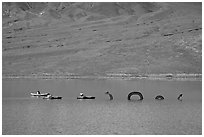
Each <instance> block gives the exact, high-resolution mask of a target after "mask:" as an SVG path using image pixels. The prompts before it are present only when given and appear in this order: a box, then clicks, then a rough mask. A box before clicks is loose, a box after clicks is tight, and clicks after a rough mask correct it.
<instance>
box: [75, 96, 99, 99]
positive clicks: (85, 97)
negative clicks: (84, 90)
mask: <svg viewBox="0 0 204 137" xmlns="http://www.w3.org/2000/svg"><path fill="white" fill-rule="evenodd" d="M77 99H95V97H93V96H83V97H82V96H78V97H77Z"/></svg>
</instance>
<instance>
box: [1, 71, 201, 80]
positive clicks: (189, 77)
mask: <svg viewBox="0 0 204 137" xmlns="http://www.w3.org/2000/svg"><path fill="white" fill-rule="evenodd" d="M2 79H119V80H136V79H148V80H184V81H185V80H191V81H202V74H171V73H167V74H137V75H136V74H130V73H128V74H127V73H109V74H106V75H104V76H102V75H93V76H90V75H87V76H86V75H84V76H83V75H76V74H66V75H61V74H48V73H43V74H32V75H2Z"/></svg>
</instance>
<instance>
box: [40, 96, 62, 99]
mask: <svg viewBox="0 0 204 137" xmlns="http://www.w3.org/2000/svg"><path fill="white" fill-rule="evenodd" d="M43 99H62V97H60V96H51V97H49V96H47V97H44V98H43Z"/></svg>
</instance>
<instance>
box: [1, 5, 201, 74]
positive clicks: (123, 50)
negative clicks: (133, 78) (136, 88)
mask: <svg viewBox="0 0 204 137" xmlns="http://www.w3.org/2000/svg"><path fill="white" fill-rule="evenodd" d="M2 7H3V9H2V10H3V12H2V14H3V15H2V16H3V19H2V23H3V24H2V26H3V29H2V40H3V41H2V50H3V51H2V60H3V61H2V68H3V71H2V73H3V75H5V76H7V75H33V74H37V75H41V74H45V73H47V74H55V75H69V74H74V75H80V76H106V75H108V74H113V73H114V74H115V73H128V74H136V75H143V74H147V75H148V74H161V73H173V74H180V73H186V74H189V73H202V3H3V6H2Z"/></svg>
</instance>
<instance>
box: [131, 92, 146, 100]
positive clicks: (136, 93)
mask: <svg viewBox="0 0 204 137" xmlns="http://www.w3.org/2000/svg"><path fill="white" fill-rule="evenodd" d="M132 95H138V96H139V97H140V99H139V100H143V95H142V93H140V92H130V93H129V94H128V100H131V99H130V98H131V96H132Z"/></svg>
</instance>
